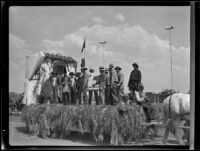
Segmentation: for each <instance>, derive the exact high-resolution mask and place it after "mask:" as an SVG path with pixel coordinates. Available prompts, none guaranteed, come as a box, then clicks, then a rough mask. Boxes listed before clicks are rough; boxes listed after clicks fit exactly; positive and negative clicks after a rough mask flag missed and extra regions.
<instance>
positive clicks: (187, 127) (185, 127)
mask: <svg viewBox="0 0 200 151" xmlns="http://www.w3.org/2000/svg"><path fill="white" fill-rule="evenodd" d="M178 128H183V129H190V126H178Z"/></svg>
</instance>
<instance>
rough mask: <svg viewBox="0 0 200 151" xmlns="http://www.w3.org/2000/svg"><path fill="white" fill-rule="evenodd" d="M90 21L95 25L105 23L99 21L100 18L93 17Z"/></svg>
mask: <svg viewBox="0 0 200 151" xmlns="http://www.w3.org/2000/svg"><path fill="white" fill-rule="evenodd" d="M92 21H94V22H95V23H97V24H102V23H105V21H104V20H103V19H101V18H100V17H94V18H92Z"/></svg>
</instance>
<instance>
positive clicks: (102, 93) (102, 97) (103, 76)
mask: <svg viewBox="0 0 200 151" xmlns="http://www.w3.org/2000/svg"><path fill="white" fill-rule="evenodd" d="M99 72H100V75H99V78H98V80H97V82H96V83H95V84H94V85H96V84H98V85H99V102H98V103H97V105H98V104H102V105H105V88H106V73H105V69H104V67H99Z"/></svg>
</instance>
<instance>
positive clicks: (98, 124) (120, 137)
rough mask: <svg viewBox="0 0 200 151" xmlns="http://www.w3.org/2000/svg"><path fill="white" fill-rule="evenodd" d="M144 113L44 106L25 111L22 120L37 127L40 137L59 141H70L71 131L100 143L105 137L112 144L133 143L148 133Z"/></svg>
mask: <svg viewBox="0 0 200 151" xmlns="http://www.w3.org/2000/svg"><path fill="white" fill-rule="evenodd" d="M143 115H144V112H142V111H141V110H140V109H139V108H138V107H136V106H128V105H117V106H103V105H96V106H88V105H62V104H50V105H48V104H43V105H34V106H30V107H27V108H25V109H24V110H23V111H22V119H23V120H24V121H25V122H26V123H27V124H26V125H27V127H31V126H36V127H37V129H36V130H35V131H36V132H37V134H39V135H40V136H42V137H44V138H45V137H46V136H50V130H51V131H53V133H54V136H55V137H60V138H63V137H67V136H68V135H69V134H70V132H71V131H74V130H75V131H78V132H80V133H82V134H83V133H84V132H90V133H91V134H92V136H93V138H94V140H95V141H96V142H99V141H100V142H102V141H103V136H104V135H105V134H107V135H109V136H110V138H111V140H110V143H111V144H113V145H117V144H118V143H125V142H127V143H128V142H130V141H131V140H132V139H136V138H139V137H141V136H142V134H143V133H144V129H143V127H142V123H143V122H144V120H145V119H144V117H143Z"/></svg>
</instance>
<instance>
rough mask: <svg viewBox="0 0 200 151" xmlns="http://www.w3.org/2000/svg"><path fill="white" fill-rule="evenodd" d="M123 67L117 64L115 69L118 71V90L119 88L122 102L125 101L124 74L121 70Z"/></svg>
mask: <svg viewBox="0 0 200 151" xmlns="http://www.w3.org/2000/svg"><path fill="white" fill-rule="evenodd" d="M121 69H122V68H121V67H120V66H116V67H115V70H116V72H117V78H118V82H117V90H118V95H119V100H120V102H122V101H123V99H122V98H123V96H124V74H123V73H122V72H121Z"/></svg>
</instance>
